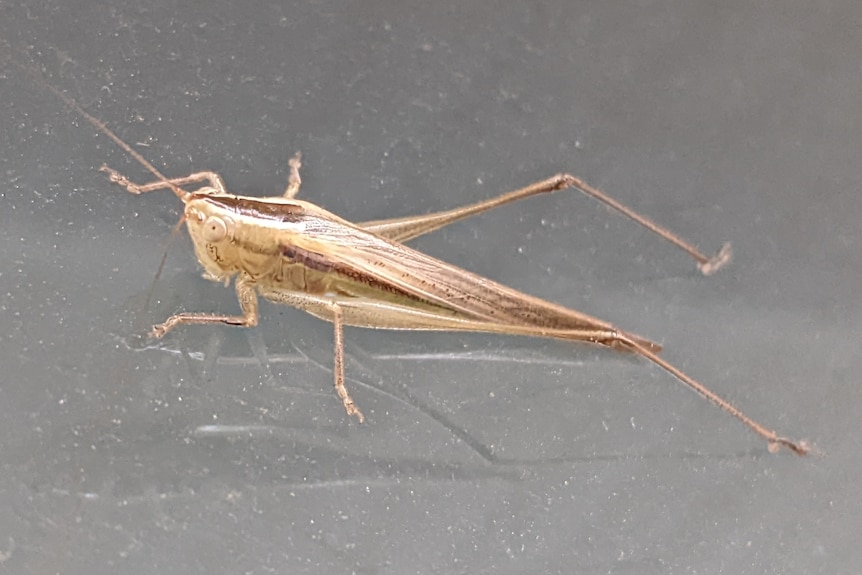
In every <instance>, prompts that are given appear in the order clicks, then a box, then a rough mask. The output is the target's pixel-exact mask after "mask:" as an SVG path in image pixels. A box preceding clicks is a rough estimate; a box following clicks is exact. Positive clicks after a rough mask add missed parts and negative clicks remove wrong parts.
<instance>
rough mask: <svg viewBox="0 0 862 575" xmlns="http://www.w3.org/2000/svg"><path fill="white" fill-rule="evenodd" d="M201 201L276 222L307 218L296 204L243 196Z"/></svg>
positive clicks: (240, 213)
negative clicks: (263, 200) (264, 200)
mask: <svg viewBox="0 0 862 575" xmlns="http://www.w3.org/2000/svg"><path fill="white" fill-rule="evenodd" d="M201 199H204V200H205V201H207V202H209V203H211V204H213V205H215V206H218V207H219V208H222V209H224V210H228V211H231V212H234V213H236V214H239V215H242V216H249V217H251V218H261V219H264V220H269V221H274V222H287V223H291V222H298V221H300V220H301V219H302V218H303V217H304V216H305V210H304V209H303V208H302V207H300V206H297V205H295V204H279V203H274V202H262V201H260V200H255V199H254V198H248V197H242V196H210V195H202V197H201Z"/></svg>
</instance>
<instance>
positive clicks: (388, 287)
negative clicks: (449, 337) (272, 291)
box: [281, 245, 437, 307]
mask: <svg viewBox="0 0 862 575" xmlns="http://www.w3.org/2000/svg"><path fill="white" fill-rule="evenodd" d="M281 255H283V256H284V257H285V258H287V259H288V260H290V261H292V262H294V263H298V264H301V265H303V266H305V267H307V268H308V269H311V270H314V271H317V272H321V273H334V274H337V275H338V276H340V277H342V278H344V279H346V280H349V281H353V282H356V283H360V284H363V285H366V286H368V287H370V288H373V289H377V290H380V291H383V292H386V293H390V294H394V295H397V296H400V297H403V298H406V299H408V300H411V301H415V302H421V303H425V304H428V305H432V306H434V307H437V305H436V304H434V303H433V302H430V301H428V300H425V299H423V298H420V297H417V296H416V295H414V294H412V293H410V292H407V291H405V290H403V289H402V288H400V287H398V286H396V285H393V284H391V283H387V282H384V281H381V280H380V279H378V278H376V277H373V276H370V275H368V274H366V273H364V272H362V271H360V270H357V269H354V268H351V267H349V266H347V265H345V264H343V263H341V262H338V261H335V260H333V259H330V258H328V257H326V256H325V255H323V254H320V253H317V252H313V251H310V250H306V249H303V248H299V247H297V246H285V245H283V246H282V247H281Z"/></svg>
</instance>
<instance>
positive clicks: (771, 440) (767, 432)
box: [594, 331, 811, 455]
mask: <svg viewBox="0 0 862 575" xmlns="http://www.w3.org/2000/svg"><path fill="white" fill-rule="evenodd" d="M594 341H596V342H597V343H601V344H602V345H607V346H608V347H611V348H614V349H619V350H625V351H631V352H634V353H636V354H638V355H640V356H642V357H644V358H646V359H648V360H650V361H651V362H653V363H654V364H656V365H657V366H659V367H660V368H662V369H664V370H665V371H667V372H668V373H670V374H671V375H673V376H674V377H676V378H677V379H678V380H679V381H681V382H682V383H684V384H685V385H686V386H687V387H689V388H691V389H693V390H694V391H696V392H697V393H698V394H700V395H701V397H704V398H706V399H708V400H709V401H711V402H712V403H713V404H715V405H717V406H718V407H720V408H721V409H722V410H724V411H726V412H727V413H729V414H730V415H732V416H733V417H735V418H736V419H738V420H739V421H741V422H742V423H743V424H745V426H746V427H748V428H749V429H750V430H752V431H753V432H754V433H756V434H757V435H759V436H760V437H762V438H763V439H765V440H766V441H767V443H768V448H769V451H770V452H772V453H775V452H776V451H778V450H779V449H781V448H782V447H785V448H787V449H789V450H790V451H792V452H793V453H795V454H796V455H807V454H808V452H809V451H810V449H811V448H810V447H809V446H808V444H807V443H806V442H805V441H794V440H792V439H789V438H787V437H781V436H780V435H778V434H777V433H775V432H774V431H772V430H771V429H768V428H766V427H764V426H763V425H761V424H760V423H758V422H757V421H755V420H753V419H751V418H750V417H748V416H747V415H745V413H743V412H742V410H741V409H739V408H738V407H736V406H735V405H733V404H732V403H730V402H729V401H727V400H726V399H724V398H722V397H720V396H719V395H718V394H716V393H715V392H713V391H712V390H711V389H709V388H708V387H706V386H705V385H703V384H702V383H700V382H699V381H696V380H695V379H693V378H691V377H689V376H688V375H687V374H685V373H684V372H683V371H681V370H680V369H679V368H677V367H676V366H674V365H673V364H671V363H669V362H667V361H665V360H664V359H662V358H661V357H659V356H658V355H656V354H655V353H653V352H652V351H651V350H650V349H648V348H647V347H645V346H643V345H641V344H640V343H639V342H637V341H635V340H633V339H632V338H630V337H628V336H627V335H625V334H622V333H620V332H618V331H611V332H608V333H606V334H605V337H604V338H603V339H602V338H598V339H594Z"/></svg>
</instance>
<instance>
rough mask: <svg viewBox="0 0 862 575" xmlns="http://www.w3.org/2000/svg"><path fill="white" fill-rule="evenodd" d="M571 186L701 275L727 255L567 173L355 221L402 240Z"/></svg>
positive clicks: (717, 266)
mask: <svg viewBox="0 0 862 575" xmlns="http://www.w3.org/2000/svg"><path fill="white" fill-rule="evenodd" d="M569 187H574V188H577V189H578V190H580V191H581V192H583V193H584V194H586V195H588V196H591V197H593V198H595V199H597V200H599V201H600V202H602V203H604V204H606V205H608V206H610V207H612V208H614V209H615V210H617V211H619V212H620V213H622V214H623V215H625V216H626V217H628V218H631V219H632V220H634V221H636V222H637V223H639V224H640V225H642V226H644V227H645V228H647V229H648V230H650V231H652V232H653V233H656V234H658V235H659V236H661V237H662V238H664V239H665V240H667V241H669V242H671V243H672V244H674V245H676V246H677V247H679V248H680V249H682V250H684V251H685V252H687V253H688V254H689V255H691V256H692V257H693V258H694V259H695V260H696V261H697V265H698V268H699V269H700V271H701V272H702V273H703V274H704V275H710V274H712V273H715V272H716V271H718V270H719V269H720V268H721V267H722V266H724V265H725V264H727V263H728V262H729V261H730V258H731V249H730V244H724V246H723V247H722V248H721V250H720V251H719V252H718V253H717V254H716V255H714V256H713V257H711V258H710V257H707V256H705V255H704V254H702V253H701V252H700V251H698V250H697V248H695V247H694V246H692V245H691V244H689V243H688V242H686V241H685V240H683V239H682V238H680V237H679V236H677V235H676V234H674V233H673V232H671V231H670V230H668V229H666V228H664V227H662V226H659V225H658V224H656V223H655V222H653V221H652V220H650V219H649V218H646V217H644V216H642V215H640V214H638V213H637V212H635V211H634V210H632V209H631V208H629V207H626V206H625V205H623V204H621V203H620V202H618V201H617V200H615V199H613V198H611V197H610V196H608V195H607V194H605V193H604V192H602V191H601V190H599V189H597V188H593V187H592V186H590V185H588V184H586V183H585V182H584V181H583V180H581V179H579V178H576V177H575V176H572V175H571V174H557V175H556V176H553V177H551V178H548V179H546V180H542V181H540V182H536V183H534V184H531V185H529V186H526V187H524V188H521V189H519V190H515V191H514V192H509V193H507V194H503V195H500V196H497V197H495V198H491V199H488V200H483V201H481V202H477V203H475V204H470V205H467V206H462V207H460V208H455V209H453V210H447V211H442V212H435V213H432V214H426V215H421V216H407V217H403V218H392V219H388V220H374V221H370V222H364V223H361V224H359V225H360V226H361V227H362V228H364V229H366V230H368V231H370V232H374V233H376V234H379V235H381V236H384V237H386V238H389V239H391V240H394V241H397V242H406V241H408V240H411V239H413V238H416V237H419V236H421V235H423V234H427V233H428V232H432V231H434V230H438V229H440V228H442V227H444V226H447V225H449V224H451V223H453V222H457V221H459V220H463V219H465V218H469V217H470V216H475V215H477V214H481V213H483V212H487V211H489V210H492V209H494V208H497V207H499V206H503V205H505V204H509V203H512V202H516V201H518V200H522V199H524V198H528V197H530V196H535V195H538V194H542V193H546V192H555V191H557V190H562V189H565V188H569Z"/></svg>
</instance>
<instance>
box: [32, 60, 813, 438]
mask: <svg viewBox="0 0 862 575" xmlns="http://www.w3.org/2000/svg"><path fill="white" fill-rule="evenodd" d="M23 68H24V69H25V71H26V72H27V73H28V74H30V75H31V77H32V78H33V79H34V80H35V81H36V82H38V83H40V84H42V85H44V86H45V87H46V88H48V89H49V90H51V91H52V92H54V94H56V95H57V96H58V97H59V98H61V99H62V100H63V101H64V102H65V103H66V104H67V105H68V106H69V107H70V108H72V109H74V110H75V111H76V112H78V113H79V114H80V115H81V116H82V117H84V118H86V119H87V121H89V122H90V123H91V124H92V125H93V126H95V127H96V129H98V130H99V131H100V132H101V133H102V134H104V135H106V136H107V137H109V138H110V139H111V140H113V141H114V142H115V143H116V144H117V145H118V146H119V147H120V148H122V149H123V150H125V151H126V152H127V153H128V154H129V155H130V156H132V157H133V158H135V159H136V160H137V161H138V162H139V163H140V164H141V165H143V166H144V167H145V168H147V169H148V170H149V171H150V172H151V173H152V174H154V175H155V176H156V177H157V178H158V181H156V182H154V183H151V184H147V185H143V186H139V185H136V184H134V183H132V182H130V181H129V180H127V179H126V178H125V177H123V176H121V175H120V174H118V173H117V172H114V171H113V170H110V169H109V168H107V167H103V171H106V172H108V173H109V174H110V176H111V179H112V180H113V181H115V182H117V183H120V184H121V185H123V186H124V187H125V188H126V189H127V190H128V191H129V192H132V193H135V194H140V193H144V192H150V191H154V190H158V189H165V188H168V189H171V190H172V191H173V192H174V194H175V195H176V196H177V197H178V198H180V199H181V200H182V201H183V203H184V204H185V214H184V217H185V219H186V222H187V227H188V230H189V235H190V236H191V238H192V241H193V242H194V245H195V253H196V255H197V257H198V260H199V261H200V262H201V265H202V266H203V267H204V269H205V274H204V276H205V277H206V278H208V279H211V280H217V281H223V282H225V283H226V284H227V283H229V282H230V280H231V279H232V278H235V279H234V281H235V286H236V292H237V298H238V300H239V304H240V307H241V309H242V315H241V316H224V315H211V314H205V313H180V314H176V315H174V316H171V317H170V318H168V319H167V321H165V322H164V323H162V324H160V325H157V326H154V327H153V331H152V335H153V336H155V337H163V336H164V335H165V334H166V333H167V332H168V331H170V330H171V329H173V328H174V327H176V326H177V325H180V324H187V323H189V324H195V323H197V324H201V323H204V324H211V323H219V324H227V325H238V326H244V327H252V326H255V325H257V323H258V311H257V295H258V294H260V295H261V296H263V297H265V298H267V299H269V300H272V301H274V302H277V303H284V304H288V305H292V306H295V307H298V308H300V309H303V310H305V311H307V312H309V313H311V314H314V315H315V316H317V317H320V318H322V319H325V320H327V321H331V322H332V323H333V325H334V327H335V355H334V364H335V365H334V369H333V371H334V373H335V389H336V391H337V393H338V395H339V397H340V398H341V400H342V403H343V405H344V408H345V409H346V411H347V413H348V414H349V415H354V416H356V417H357V419H359V421H360V422H361V421H364V416H363V415H362V412H361V411H360V410H359V409H358V408H357V407H356V405H355V404H354V402H353V400H352V399H351V397H350V394H349V393H348V392H347V388H346V387H345V386H344V357H343V354H344V334H343V326H344V324H345V323H347V324H350V325H357V326H362V327H374V328H388V329H424V330H463V331H485V332H492V333H508V334H518V335H527V336H536V337H551V338H556V339H566V340H575V341H582V342H586V343H592V344H599V345H605V346H609V347H612V348H614V349H618V350H621V351H629V352H632V353H636V354H638V355H641V356H643V357H644V358H646V359H648V360H650V361H651V362H653V363H654V364H656V365H658V366H660V367H661V368H663V369H665V370H666V371H668V372H669V373H671V374H672V375H674V376H675V377H676V378H677V379H679V380H680V381H682V382H683V383H684V384H685V385H687V386H688V387H690V388H691V389H693V390H695V391H696V392H698V393H699V394H701V395H702V396H704V397H705V398H707V399H708V400H710V401H711V402H712V403H714V404H716V405H717V406H719V407H720V408H721V409H723V410H725V411H726V412H728V413H730V414H731V415H733V416H734V417H736V418H737V419H738V420H740V421H741V422H742V423H743V424H745V425H746V426H747V427H748V428H749V429H751V430H752V431H754V432H755V433H756V434H758V435H760V436H761V437H763V438H764V439H766V440H767V442H768V445H769V449H770V451H775V450H778V449H780V448H781V447H785V448H787V449H790V450H791V451H793V452H794V453H796V454H797V455H805V454H806V453H808V451H809V447H808V445H807V444H806V443H805V442H796V441H793V440H791V439H788V438H785V437H781V436H779V435H777V434H776V433H775V432H774V431H771V430H769V429H767V428H765V427H763V426H762V425H761V424H759V423H757V422H756V421H754V420H752V419H751V418H749V417H748V416H746V415H745V414H744V413H743V412H742V411H740V410H739V409H738V408H736V407H735V406H733V405H731V404H730V403H728V402H727V401H725V400H724V399H722V398H721V397H719V396H718V395H716V394H715V393H713V392H712V391H710V390H709V389H708V388H707V387H705V386H704V385H702V384H701V383H699V382H697V381H695V380H694V379H692V378H691V377H689V376H688V375H686V374H685V373H683V372H682V371H680V370H679V369H677V368H676V367H674V366H673V365H671V364H669V363H668V362H666V361H665V360H663V359H662V358H660V357H659V356H658V355H657V354H658V352H659V351H660V347H659V346H658V345H657V344H654V343H652V342H650V341H648V340H644V339H642V338H639V337H637V336H634V335H632V334H629V333H626V332H623V331H620V330H618V329H617V328H615V327H613V326H612V325H610V324H608V323H607V322H604V321H602V320H599V319H596V318H594V317H591V316H588V315H586V314H583V313H580V312H577V311H574V310H570V309H567V308H564V307H562V306H560V305H557V304H553V303H550V302H546V301H543V300H541V299H538V298H535V297H532V296H528V295H526V294H523V293H521V292H518V291H516V290H513V289H511V288H508V287H505V286H503V285H500V284H498V283H496V282H493V281H491V280H489V279H486V278H483V277H481V276H478V275H476V274H472V273H470V272H467V271H465V270H463V269H460V268H457V267H455V266H452V265H450V264H447V263H445V262H442V261H440V260H438V259H435V258H432V257H430V256H427V255H425V254H423V253H421V252H418V251H416V250H413V249H411V248H408V247H406V246H404V245H403V244H402V242H405V241H408V240H410V239H412V238H415V237H418V236H420V235H422V234H425V233H428V232H431V231H433V230H436V229H439V228H441V227H443V226H446V225H448V224H450V223H452V222H455V221H458V220H462V219H465V218H468V217H470V216H473V215H476V214H479V213H482V212H485V211H488V210H491V209H493V208H495V207H498V206H501V205H504V204H508V203H511V202H515V201H518V200H520V199H523V198H527V197H530V196H533V195H536V194H540V193H545V192H553V191H556V190H561V189H564V188H568V187H574V188H576V189H578V190H580V191H582V192H583V193H585V194H587V195H589V196H591V197H593V198H596V199H598V200H599V201H601V202H604V203H605V204H607V205H609V206H611V207H612V208H614V209H615V210H617V211H619V212H620V213H622V214H624V215H626V216H627V217H629V218H631V219H633V220H634V221H636V222H638V223H639V224H641V225H642V226H644V227H646V228H647V229H649V230H651V231H652V232H654V233H656V234H658V235H659V236H661V237H662V238H664V239H665V240H667V241H669V242H671V243H673V244H674V245H676V246H677V247H679V248H681V249H683V250H684V251H686V252H687V253H688V254H689V255H691V256H692V257H693V258H694V259H695V260H696V261H697V265H698V268H699V269H700V271H701V272H702V273H703V274H704V275H709V274H712V273H714V272H715V271H717V270H718V269H720V268H721V267H722V266H724V265H725V264H726V263H727V262H728V261H729V260H730V257H731V252H730V246H729V244H726V245H725V246H724V247H723V248H722V249H721V251H719V252H718V253H717V254H716V255H715V256H713V257H712V258H709V257H707V256H705V255H703V254H702V253H701V252H699V251H698V250H697V249H696V248H694V247H693V246H691V245H690V244H688V243H687V242H685V241H684V240H682V239H681V238H679V237H678V236H676V235H675V234H673V233H672V232H670V231H669V230H667V229H665V228H663V227H661V226H659V225H657V224H655V223H654V222H652V221H651V220H649V219H647V218H645V217H643V216H641V215H639V214H637V213H636V212H634V211H633V210H631V209H630V208H628V207H626V206H624V205H622V204H620V203H619V202H617V201H616V200H614V199H613V198H611V197H610V196H608V195H606V194H605V193H603V192H602V191H600V190H598V189H596V188H593V187H591V186H589V185H587V184H586V183H584V182H583V181H582V180H580V179H578V178H575V177H574V176H571V175H569V174H558V175H556V176H553V177H551V178H548V179H547V180H542V181H540V182H536V183H535V184H532V185H530V186H527V187H524V188H521V189H519V190H515V191H513V192H509V193H507V194H503V195H501V196H499V197H496V198H492V199H490V200H486V201H483V202H478V203H476V204H472V205H469V206H464V207H460V208H456V209H453V210H449V211H444V212H438V213H433V214H428V215H422V216H412V217H404V218H395V219H388V220H379V221H373V222H365V223H362V224H352V223H350V222H348V221H346V220H344V219H341V218H339V217H338V216H335V215H333V214H331V213H329V212H327V211H326V210H323V209H321V208H319V207H317V206H315V205H314V204H311V203H308V202H303V201H299V200H294V199H293V197H294V196H295V195H296V194H297V192H298V191H299V187H300V182H301V180H300V177H299V168H300V157H299V154H297V155H296V156H295V157H294V158H293V159H292V160H291V162H290V167H291V173H290V179H289V183H288V187H287V190H286V191H285V194H284V197H278V198H248V197H242V196H234V195H232V194H229V193H228V192H227V190H226V189H225V186H224V183H223V182H222V179H221V177H220V176H219V175H218V174H216V173H213V172H200V173H197V174H192V175H190V176H187V177H185V178H175V179H173V180H169V179H167V178H166V177H165V176H164V175H162V174H161V173H160V172H159V171H158V170H157V169H156V168H155V167H154V166H153V165H152V164H150V163H149V162H148V161H147V160H146V159H145V158H144V157H143V156H141V155H140V154H139V153H138V152H136V151H135V150H133V149H132V148H131V147H130V146H129V145H128V144H126V143H125V142H124V141H123V140H121V139H120V138H119V137H118V136H117V135H116V134H114V132H112V131H111V130H110V129H109V128H108V127H107V126H106V125H105V124H104V123H103V122H101V121H100V120H98V119H97V118H95V117H93V116H92V115H90V114H89V113H87V111H86V110H84V109H83V108H81V106H80V105H78V103H77V102H75V101H74V100H73V99H71V98H69V97H68V96H66V95H65V94H63V93H62V92H60V91H59V90H57V89H56V88H55V87H54V86H52V85H51V84H49V83H48V82H46V81H44V79H42V78H41V76H39V75H38V74H37V73H35V72H34V71H33V70H30V69H28V68H26V67H23ZM200 182H208V183H209V186H205V187H202V188H200V189H198V190H197V191H196V192H194V193H190V192H187V191H185V190H184V189H182V187H181V186H184V185H187V184H197V183H200Z"/></svg>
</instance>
